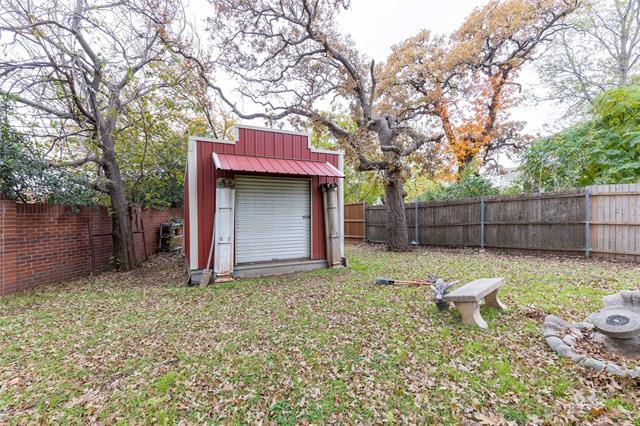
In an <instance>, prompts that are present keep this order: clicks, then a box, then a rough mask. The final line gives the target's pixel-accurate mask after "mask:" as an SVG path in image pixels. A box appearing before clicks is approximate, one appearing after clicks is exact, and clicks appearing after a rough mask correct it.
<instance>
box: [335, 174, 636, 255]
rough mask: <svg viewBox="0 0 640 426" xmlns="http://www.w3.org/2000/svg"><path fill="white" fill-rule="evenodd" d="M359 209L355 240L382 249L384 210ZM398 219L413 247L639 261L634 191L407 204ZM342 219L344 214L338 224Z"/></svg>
mask: <svg viewBox="0 0 640 426" xmlns="http://www.w3.org/2000/svg"><path fill="white" fill-rule="evenodd" d="M361 209H363V210H364V217H365V222H364V224H365V227H364V228H365V229H364V234H363V235H362V238H363V240H364V241H367V242H372V243H382V242H384V240H385V238H384V236H385V225H386V210H385V207H384V206H366V207H361ZM405 211H406V215H407V225H408V229H409V239H410V240H413V241H415V242H417V243H418V244H420V245H425V246H448V247H481V248H496V249H506V250H534V251H543V252H550V253H557V254H569V255H584V256H586V257H590V256H594V257H602V258H611V259H620V260H627V261H635V262H638V261H640V184H632V185H626V184H625V185H596V186H589V187H586V188H583V189H576V190H571V191H566V192H555V193H545V194H527V195H520V196H491V197H477V198H465V199H458V200H444V201H433V202H419V203H411V204H407V205H406V206H405ZM348 212H349V210H348V209H347V207H346V206H345V220H347V219H349V218H350V216H349V215H348ZM358 236H359V235H353V239H352V240H356V239H357V237H358Z"/></svg>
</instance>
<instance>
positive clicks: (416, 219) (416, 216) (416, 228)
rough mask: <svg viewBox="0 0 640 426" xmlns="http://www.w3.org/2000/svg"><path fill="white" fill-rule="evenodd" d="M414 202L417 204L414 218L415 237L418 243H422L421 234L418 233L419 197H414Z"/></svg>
mask: <svg viewBox="0 0 640 426" xmlns="http://www.w3.org/2000/svg"><path fill="white" fill-rule="evenodd" d="M413 203H414V206H415V218H414V222H415V223H414V228H415V239H414V241H415V242H416V245H420V236H419V235H418V199H417V198H414V199H413Z"/></svg>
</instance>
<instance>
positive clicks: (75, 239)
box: [0, 199, 183, 296]
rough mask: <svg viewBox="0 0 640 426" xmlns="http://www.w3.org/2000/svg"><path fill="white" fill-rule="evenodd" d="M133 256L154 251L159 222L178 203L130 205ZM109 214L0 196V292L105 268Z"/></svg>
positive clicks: (178, 210)
mask: <svg viewBox="0 0 640 426" xmlns="http://www.w3.org/2000/svg"><path fill="white" fill-rule="evenodd" d="M133 213H134V214H133V220H132V222H133V223H132V226H133V229H134V232H135V234H134V237H135V238H134V240H135V247H136V256H137V258H138V259H140V260H143V259H145V258H146V257H147V256H148V255H149V254H152V253H155V252H156V251H157V250H158V244H159V228H160V223H162V222H165V221H167V220H169V219H171V218H173V217H182V214H183V213H182V208H174V209H165V210H157V209H136V210H134V211H133ZM111 255H112V240H111V217H110V216H109V214H108V212H107V209H106V208H102V207H100V208H92V207H70V206H64V205H53V204H22V203H16V202H15V201H14V200H3V199H0V296H2V295H5V294H9V293H12V292H14V291H16V290H20V289H24V288H30V287H34V286H36V285H38V284H43V283H48V282H55V281H62V280H67V279H70V278H74V277H78V276H82V275H88V274H91V273H97V272H100V271H104V270H106V269H108V268H109V260H110V257H111Z"/></svg>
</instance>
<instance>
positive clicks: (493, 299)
mask: <svg viewBox="0 0 640 426" xmlns="http://www.w3.org/2000/svg"><path fill="white" fill-rule="evenodd" d="M484 302H485V303H486V304H487V306H493V307H494V308H498V309H500V310H501V311H502V312H505V311H506V310H507V307H506V306H505V305H504V304H503V303H502V302H501V301H500V299H498V290H495V291H492V292H491V293H489V294H487V296H486V297H485V298H484Z"/></svg>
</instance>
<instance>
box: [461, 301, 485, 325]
mask: <svg viewBox="0 0 640 426" xmlns="http://www.w3.org/2000/svg"><path fill="white" fill-rule="evenodd" d="M454 303H455V305H456V308H457V309H458V311H460V315H461V316H462V322H463V323H465V324H469V325H477V326H478V327H480V328H487V323H486V322H485V320H484V319H483V318H482V316H481V315H480V305H478V303H476V302H464V303H462V302H454Z"/></svg>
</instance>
